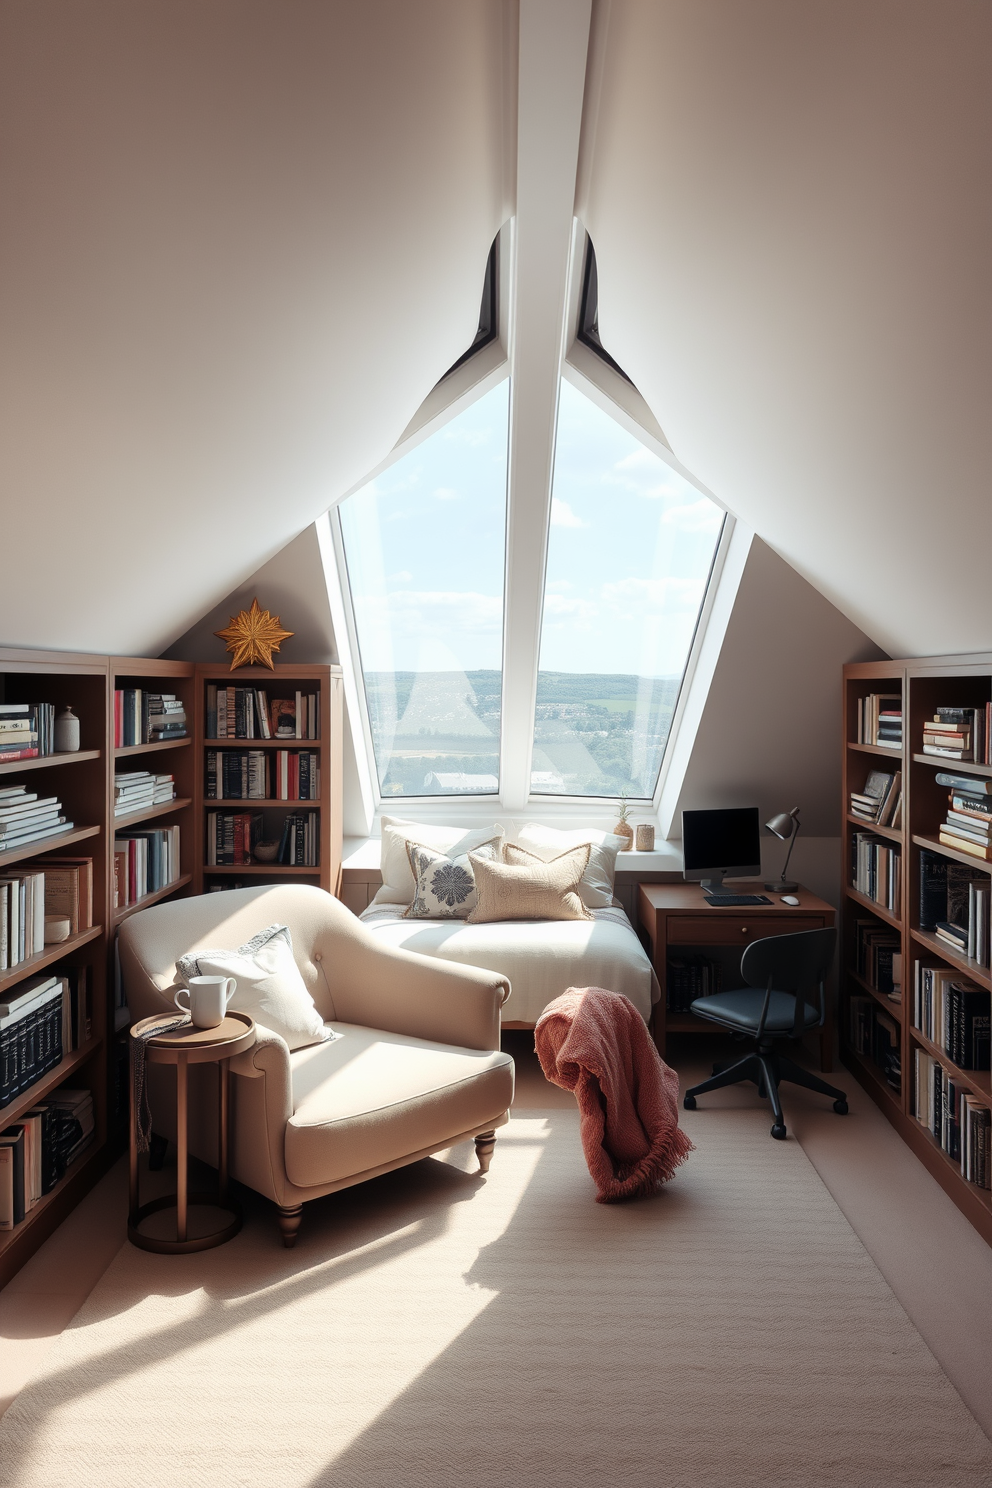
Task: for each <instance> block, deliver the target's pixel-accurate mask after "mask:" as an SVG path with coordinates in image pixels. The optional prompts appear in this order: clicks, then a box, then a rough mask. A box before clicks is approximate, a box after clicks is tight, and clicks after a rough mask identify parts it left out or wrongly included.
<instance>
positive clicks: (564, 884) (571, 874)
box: [468, 842, 593, 925]
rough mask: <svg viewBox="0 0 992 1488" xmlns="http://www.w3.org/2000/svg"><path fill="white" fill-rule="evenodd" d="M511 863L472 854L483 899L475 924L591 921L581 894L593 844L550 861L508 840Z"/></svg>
mask: <svg viewBox="0 0 992 1488" xmlns="http://www.w3.org/2000/svg"><path fill="white" fill-rule="evenodd" d="M504 852H505V854H506V861H505V862H502V863H496V862H493V863H490V862H487V861H486V859H485V858H481V857H478V856H477V854H475V853H469V858H470V860H471V863H472V869H473V871H474V873H475V887H476V892H477V893H478V896H479V902H478V904H477V905H476V906H475V908H474V909H473V911H472V913H471V914H470V915H469V916H468V923H469V924H470V925H482V924H487V923H490V922H492V921H494V920H591V919H592V918H593V915H592V914H591V912H590V911H589V910H588V909H586V907H585V905H584V904H583V903H582V900H581V899H580V898H579V895H578V893H577V892H576V891H577V889H578V886H579V882H580V880H581V878H582V875H583V873H584V872H585V870H586V868H587V866H588V863H589V844H588V842H586V843H583V845H582V846H581V847H573V848H572V849H571V850H570V851H569V852H565V853H561V854H560V856H558V857H557V858H553V859H552V860H551V862H550V863H543V862H542V861H541V859H540V858H537V857H535V856H534V854H533V853H529V852H526V851H525V850H524V849H523V848H520V847H514V846H513V845H512V844H511V843H507V845H506V847H505V849H504Z"/></svg>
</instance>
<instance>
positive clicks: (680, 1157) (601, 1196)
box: [596, 1127, 696, 1204]
mask: <svg viewBox="0 0 992 1488" xmlns="http://www.w3.org/2000/svg"><path fill="white" fill-rule="evenodd" d="M695 1150H696V1149H695V1146H694V1145H693V1143H692V1142H690V1140H689V1138H688V1137H687V1136H686V1134H685V1132H684V1131H682V1129H681V1127H675V1128H674V1129H673V1130H672V1131H670V1132H669V1134H668V1136H667V1137H666V1139H665V1143H664V1146H663V1147H662V1149H661V1151H660V1152H652V1153H649V1154H648V1155H647V1156H646V1157H643V1158H641V1160H640V1162H639V1163H637V1164H636V1165H635V1166H634V1167H633V1168H632V1169H630V1171H629V1172H627V1173H624V1172H623V1170H621V1171H620V1172H619V1173H617V1174H616V1175H615V1177H614V1178H613V1181H612V1182H609V1181H607V1182H606V1183H600V1185H599V1192H598V1193H597V1194H596V1203H597V1204H624V1203H627V1202H628V1201H629V1200H630V1199H644V1198H647V1197H648V1196H649V1195H650V1194H653V1193H655V1192H656V1191H657V1189H658V1188H659V1187H660V1186H661V1184H663V1183H668V1182H669V1180H670V1179H671V1178H673V1177H674V1175H675V1170H676V1168H679V1167H681V1165H682V1164H683V1163H684V1162H685V1160H686V1158H687V1157H688V1156H689V1153H690V1152H695Z"/></svg>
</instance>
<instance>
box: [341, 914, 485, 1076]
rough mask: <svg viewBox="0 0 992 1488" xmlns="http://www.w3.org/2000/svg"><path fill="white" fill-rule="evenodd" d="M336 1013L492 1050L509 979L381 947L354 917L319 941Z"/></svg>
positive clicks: (398, 1030) (355, 1020)
mask: <svg viewBox="0 0 992 1488" xmlns="http://www.w3.org/2000/svg"><path fill="white" fill-rule="evenodd" d="M318 952H319V954H320V956H321V964H322V965H323V966H324V969H325V975H326V976H327V979H328V986H329V988H330V991H331V996H332V997H333V999H334V1007H335V1011H336V1015H337V1017H338V1018H339V1019H340V1020H341V1021H342V1022H345V1023H362V1024H364V1025H365V1026H366V1027H369V1028H381V1029H383V1030H385V1031H387V1032H389V1033H402V1034H406V1035H408V1036H409V1037H411V1038H422V1039H430V1040H432V1041H433V1042H435V1043H441V1044H455V1045H457V1046H458V1047H459V1048H462V1049H498V1048H499V1014H500V1008H501V1007H502V1006H503V1003H504V1002H505V1001H506V999H507V998H508V997H509V995H510V984H509V982H508V981H507V979H506V977H504V976H500V975H499V973H498V972H494V971H484V970H482V969H480V968H478V967H474V966H453V965H451V963H450V962H447V961H440V960H437V959H436V958H435V957H433V956H420V955H418V954H417V952H416V951H404V950H401V949H400V948H399V947H393V946H384V945H382V944H381V943H380V942H379V941H378V940H376V938H375V937H374V936H373V935H372V934H371V933H370V932H369V931H368V930H366V929H365V927H364V925H360V924H359V923H358V921H357V920H354V921H353V922H352V925H351V926H349V927H348V932H347V933H341V926H340V925H335V927H334V933H333V934H332V935H329V936H328V937H327V939H326V941H324V942H323V943H322V944H321V945H320V946H319V947H318Z"/></svg>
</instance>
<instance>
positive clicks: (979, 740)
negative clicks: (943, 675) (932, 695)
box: [923, 704, 992, 765]
mask: <svg viewBox="0 0 992 1488" xmlns="http://www.w3.org/2000/svg"><path fill="white" fill-rule="evenodd" d="M990 722H992V705H989V704H983V705H982V706H981V707H979V708H938V709H937V711H936V713H935V714H934V715H933V718H932V719H931V720H930V721H929V722H928V723H925V724H924V725H923V753H924V754H933V755H936V756H937V757H938V759H951V760H964V761H967V762H970V763H972V764H976V765H984V764H987V763H988V760H989V726H990Z"/></svg>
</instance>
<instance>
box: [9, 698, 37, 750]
mask: <svg viewBox="0 0 992 1488" xmlns="http://www.w3.org/2000/svg"><path fill="white" fill-rule="evenodd" d="M37 756H38V728H37V725H36V723H35V721H34V717H33V715H32V708H31V704H30V703H0V762H2V761H6V760H18V759H36V758H37Z"/></svg>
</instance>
